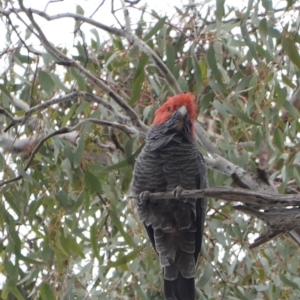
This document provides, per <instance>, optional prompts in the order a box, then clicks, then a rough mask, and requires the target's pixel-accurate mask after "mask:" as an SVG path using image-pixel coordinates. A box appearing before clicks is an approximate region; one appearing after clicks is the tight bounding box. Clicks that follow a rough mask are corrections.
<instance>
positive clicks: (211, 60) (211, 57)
mask: <svg viewBox="0 0 300 300" xmlns="http://www.w3.org/2000/svg"><path fill="white" fill-rule="evenodd" d="M207 61H208V65H209V66H210V68H211V70H212V73H213V75H214V76H215V78H216V80H217V82H218V84H219V85H220V87H221V89H222V90H225V89H226V88H225V85H224V83H223V80H222V74H221V72H220V71H219V68H218V65H217V61H216V55H215V49H214V47H213V46H210V47H209V49H208V51H207Z"/></svg>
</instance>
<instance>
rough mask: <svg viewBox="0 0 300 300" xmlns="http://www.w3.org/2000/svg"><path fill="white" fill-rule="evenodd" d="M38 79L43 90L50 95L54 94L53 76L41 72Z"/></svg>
mask: <svg viewBox="0 0 300 300" xmlns="http://www.w3.org/2000/svg"><path fill="white" fill-rule="evenodd" d="M38 79H39V83H40V85H41V87H42V89H43V90H45V91H46V92H47V93H48V94H52V92H53V91H54V89H55V83H54V81H53V79H52V78H51V76H50V75H49V74H48V73H46V72H44V71H42V70H39V72H38Z"/></svg>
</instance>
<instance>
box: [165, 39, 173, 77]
mask: <svg viewBox="0 0 300 300" xmlns="http://www.w3.org/2000/svg"><path fill="white" fill-rule="evenodd" d="M166 55H167V61H166V65H167V68H168V69H169V70H170V71H171V72H172V73H173V72H174V67H175V49H174V47H173V45H172V44H170V43H167V46H166Z"/></svg>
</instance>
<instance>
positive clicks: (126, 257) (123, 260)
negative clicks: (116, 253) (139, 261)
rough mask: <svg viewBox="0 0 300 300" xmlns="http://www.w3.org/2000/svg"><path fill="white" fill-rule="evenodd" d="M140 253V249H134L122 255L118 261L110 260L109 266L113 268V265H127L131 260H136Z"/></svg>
mask: <svg viewBox="0 0 300 300" xmlns="http://www.w3.org/2000/svg"><path fill="white" fill-rule="evenodd" d="M139 253H140V250H139V249H138V250H133V251H131V252H129V253H128V254H126V255H120V257H119V258H118V259H117V260H116V261H113V262H110V263H109V264H108V266H109V267H110V268H113V267H119V266H121V265H125V264H127V263H129V262H131V261H132V260H134V259H135V258H136V257H137V255H138V254H139Z"/></svg>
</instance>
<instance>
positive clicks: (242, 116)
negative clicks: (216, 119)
mask: <svg viewBox="0 0 300 300" xmlns="http://www.w3.org/2000/svg"><path fill="white" fill-rule="evenodd" d="M225 109H226V110H227V111H229V112H230V113H232V114H233V115H234V116H236V117H238V118H239V119H241V120H243V121H244V122H246V123H249V124H252V125H258V126H260V125H261V124H260V123H258V122H256V121H254V120H252V119H251V118H249V117H248V116H247V115H245V114H244V113H243V112H241V111H239V110H238V109H237V108H235V107H234V106H232V105H230V104H226V105H225Z"/></svg>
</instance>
